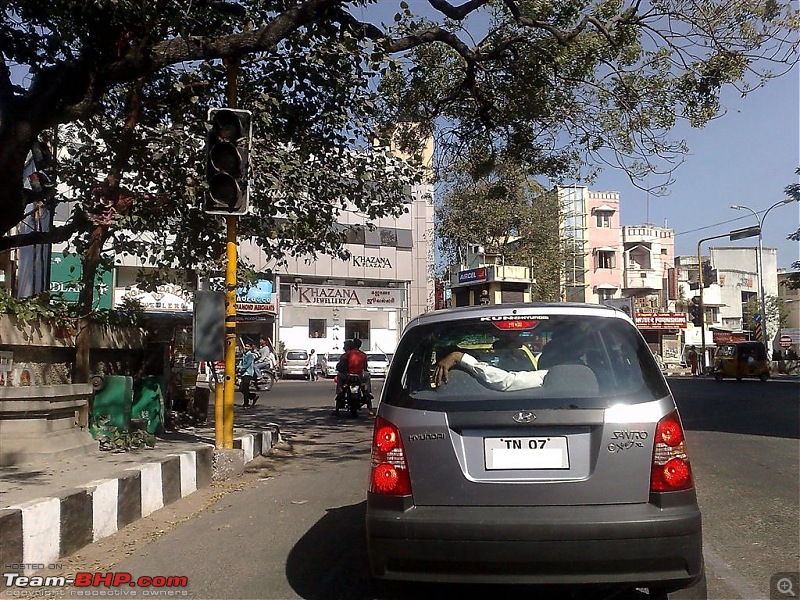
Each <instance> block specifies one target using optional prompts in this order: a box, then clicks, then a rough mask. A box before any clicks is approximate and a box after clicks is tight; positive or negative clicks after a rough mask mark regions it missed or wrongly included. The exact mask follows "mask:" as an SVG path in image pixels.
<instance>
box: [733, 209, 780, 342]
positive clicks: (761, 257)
mask: <svg viewBox="0 0 800 600" xmlns="http://www.w3.org/2000/svg"><path fill="white" fill-rule="evenodd" d="M791 202H794V198H784V199H783V200H781V201H780V202H776V203H775V204H773V205H772V206H770V207H769V208H768V209H767V210H765V211H764V214H763V215H761V217H759V216H758V213H757V212H756V211H754V210H753V209H752V208H750V207H749V206H744V205H742V204H734V205H732V206H731V208H732V209H734V210H749V211H750V212H751V213H753V216H754V217H755V218H756V221H757V222H758V230H759V233H758V251H757V256H756V260H757V263H758V264H757V265H756V268H757V269H758V274H757V275H758V294H759V296H760V298H761V321H762V323H763V325H762V327H761V341H762V342H763V343H764V348H765V349H766V351H767V353H769V337H768V334H767V324H768V319H767V297H766V295H765V294H764V219H766V218H767V215H768V214H769V211H771V210H772V209H773V208H775V207H776V206H782V205H784V204H790V203H791Z"/></svg>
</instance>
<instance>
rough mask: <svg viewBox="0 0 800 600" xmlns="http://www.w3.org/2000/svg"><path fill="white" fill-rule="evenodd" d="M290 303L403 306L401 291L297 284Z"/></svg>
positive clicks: (364, 306)
mask: <svg viewBox="0 0 800 600" xmlns="http://www.w3.org/2000/svg"><path fill="white" fill-rule="evenodd" d="M291 301H292V304H323V305H327V306H351V307H359V308H361V307H363V308H400V307H402V304H403V291H402V290H399V289H394V288H366V287H350V286H335V285H303V284H299V285H296V286H294V285H293V286H291Z"/></svg>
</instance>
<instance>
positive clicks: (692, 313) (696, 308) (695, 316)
mask: <svg viewBox="0 0 800 600" xmlns="http://www.w3.org/2000/svg"><path fill="white" fill-rule="evenodd" d="M689 319H690V320H691V321H692V325H694V326H695V327H700V326H702V325H703V322H702V321H701V320H700V304H699V301H698V300H697V298H692V302H691V304H689Z"/></svg>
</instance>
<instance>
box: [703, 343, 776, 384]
mask: <svg viewBox="0 0 800 600" xmlns="http://www.w3.org/2000/svg"><path fill="white" fill-rule="evenodd" d="M724 377H735V378H736V380H737V381H739V380H741V379H742V378H743V377H752V378H756V377H757V378H758V379H760V380H761V381H766V380H767V379H769V360H767V352H766V350H765V348H764V344H762V343H761V342H737V343H733V344H722V345H721V346H719V347H718V348H717V353H716V355H715V356H714V379H716V380H717V381H722V379H723V378H724Z"/></svg>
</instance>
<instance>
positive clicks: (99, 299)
mask: <svg viewBox="0 0 800 600" xmlns="http://www.w3.org/2000/svg"><path fill="white" fill-rule="evenodd" d="M82 270H83V267H82V266H81V258H80V256H78V255H77V254H66V255H65V254H62V253H60V252H56V253H54V254H52V255H51V257H50V293H51V294H53V296H57V297H59V298H61V299H62V300H63V301H64V302H69V303H77V302H78V296H79V295H80V291H81V273H82ZM94 282H95V289H94V305H95V306H96V307H97V308H111V306H112V303H114V302H113V300H114V298H113V297H112V296H113V294H112V291H111V284H112V277H111V271H108V270H106V269H103V268H102V267H98V268H97V274H96V275H95V278H94ZM123 291H124V290H123ZM115 293H116V292H115Z"/></svg>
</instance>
